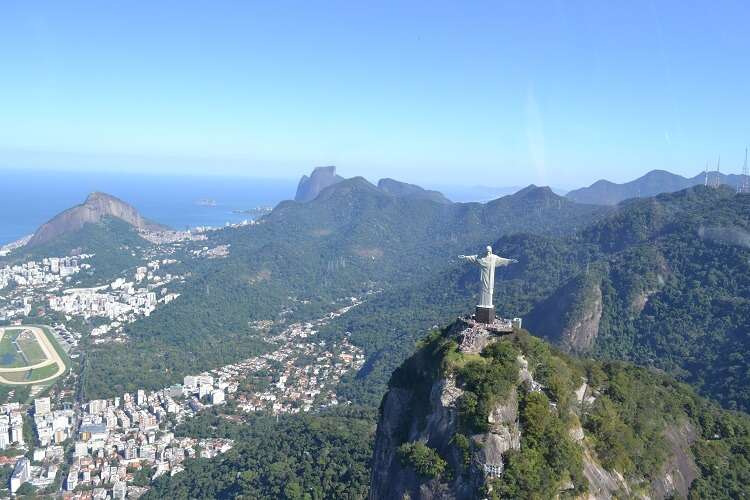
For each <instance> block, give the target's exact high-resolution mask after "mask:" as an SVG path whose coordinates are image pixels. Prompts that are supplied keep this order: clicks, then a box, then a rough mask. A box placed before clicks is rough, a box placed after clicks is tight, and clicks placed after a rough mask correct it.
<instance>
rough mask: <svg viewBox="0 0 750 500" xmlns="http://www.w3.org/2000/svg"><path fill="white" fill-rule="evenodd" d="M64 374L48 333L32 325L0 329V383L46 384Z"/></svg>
mask: <svg viewBox="0 0 750 500" xmlns="http://www.w3.org/2000/svg"><path fill="white" fill-rule="evenodd" d="M64 372H65V362H64V361H63V359H62V357H61V356H60V353H59V352H58V350H57V348H56V345H55V341H54V339H53V338H52V337H51V334H50V333H49V332H46V331H45V330H44V329H43V328H41V327H36V326H23V327H9V328H0V384H5V385H22V384H38V383H43V382H50V381H52V380H54V379H55V378H57V377H59V376H60V375H62V374H63V373H64Z"/></svg>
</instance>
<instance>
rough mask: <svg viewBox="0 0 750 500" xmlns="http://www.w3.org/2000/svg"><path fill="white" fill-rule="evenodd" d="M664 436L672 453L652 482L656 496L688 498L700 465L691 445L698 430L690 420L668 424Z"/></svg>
mask: <svg viewBox="0 0 750 500" xmlns="http://www.w3.org/2000/svg"><path fill="white" fill-rule="evenodd" d="M664 437H665V439H666V441H667V443H669V447H670V455H669V458H668V459H667V462H666V463H665V464H664V466H663V467H662V473H661V474H660V475H659V476H658V477H656V478H655V479H654V480H653V481H652V482H651V491H652V493H653V497H654V498H674V497H676V498H687V496H688V491H689V489H690V484H691V483H692V482H693V480H694V479H695V478H697V477H698V474H699V473H698V467H697V465H696V464H695V460H693V455H692V454H691V452H690V446H691V445H692V444H693V443H694V442H695V440H696V439H697V438H698V432H697V431H696V429H695V427H694V426H693V425H692V424H691V423H690V422H688V421H684V422H682V423H680V424H671V425H668V426H667V428H666V430H665V431H664Z"/></svg>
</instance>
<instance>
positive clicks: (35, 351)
mask: <svg viewBox="0 0 750 500" xmlns="http://www.w3.org/2000/svg"><path fill="white" fill-rule="evenodd" d="M16 344H17V345H18V347H20V348H21V350H22V351H23V353H24V355H25V356H26V362H27V363H28V364H29V365H35V364H37V363H40V362H42V361H44V360H45V359H47V356H45V355H44V351H42V346H40V345H39V342H37V341H36V337H34V336H28V335H25V336H23V337H19V338H18V339H17V340H16Z"/></svg>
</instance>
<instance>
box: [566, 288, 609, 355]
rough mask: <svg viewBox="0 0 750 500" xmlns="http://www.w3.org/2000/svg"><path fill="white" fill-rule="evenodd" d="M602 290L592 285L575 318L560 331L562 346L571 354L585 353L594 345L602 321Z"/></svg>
mask: <svg viewBox="0 0 750 500" xmlns="http://www.w3.org/2000/svg"><path fill="white" fill-rule="evenodd" d="M602 310H603V308H602V289H601V286H600V285H599V284H598V283H592V284H591V287H590V288H589V289H588V291H587V292H586V293H585V298H584V300H583V301H582V305H581V307H580V308H579V313H578V314H577V317H574V318H570V321H569V322H568V324H567V325H566V326H565V327H564V328H563V331H562V344H563V346H565V347H566V348H567V349H568V350H570V351H573V352H585V351H588V350H589V349H591V347H592V346H593V345H594V340H595V339H596V336H597V335H598V334H599V323H600V322H601V319H602Z"/></svg>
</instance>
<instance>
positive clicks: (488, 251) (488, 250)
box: [487, 245, 492, 255]
mask: <svg viewBox="0 0 750 500" xmlns="http://www.w3.org/2000/svg"><path fill="white" fill-rule="evenodd" d="M491 253H492V247H491V246H489V245H487V255H490V254H491Z"/></svg>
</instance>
